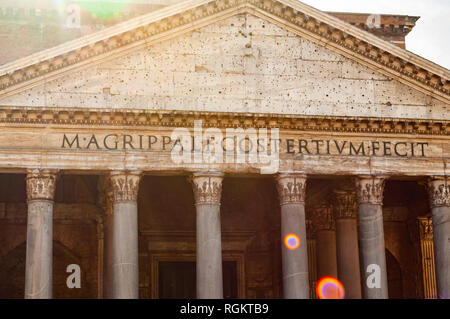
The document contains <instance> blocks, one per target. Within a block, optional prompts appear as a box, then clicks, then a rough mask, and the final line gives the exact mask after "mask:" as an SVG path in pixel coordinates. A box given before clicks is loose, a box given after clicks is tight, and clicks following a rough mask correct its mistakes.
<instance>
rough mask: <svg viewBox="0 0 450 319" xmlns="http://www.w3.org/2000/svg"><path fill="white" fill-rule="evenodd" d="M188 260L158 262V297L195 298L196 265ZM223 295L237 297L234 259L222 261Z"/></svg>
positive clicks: (228, 297)
mask: <svg viewBox="0 0 450 319" xmlns="http://www.w3.org/2000/svg"><path fill="white" fill-rule="evenodd" d="M195 266H196V265H195V262H190V261H187V262H186V261H164V262H159V265H158V272H159V282H158V295H159V298H160V299H173V298H177V299H195V298H196V294H197V293H196V267H195ZM222 267H223V296H224V298H225V299H237V298H238V292H237V286H238V285H237V266H236V262H235V261H224V262H223V264H222Z"/></svg>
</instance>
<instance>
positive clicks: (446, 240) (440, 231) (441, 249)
mask: <svg viewBox="0 0 450 319" xmlns="http://www.w3.org/2000/svg"><path fill="white" fill-rule="evenodd" d="M428 190H429V192H428V193H429V196H430V203H431V212H432V216H433V217H432V218H433V241H434V255H435V266H436V284H437V292H438V298H440V299H450V184H449V180H448V178H444V177H442V178H436V179H433V180H431V181H430V182H429V188H428Z"/></svg>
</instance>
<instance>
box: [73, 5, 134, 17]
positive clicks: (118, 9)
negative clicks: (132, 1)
mask: <svg viewBox="0 0 450 319" xmlns="http://www.w3.org/2000/svg"><path fill="white" fill-rule="evenodd" d="M74 3H76V4H78V5H79V6H80V8H81V9H82V10H84V11H86V12H88V13H90V14H91V15H92V16H94V17H96V18H97V19H105V20H106V19H111V18H114V17H116V16H118V15H120V14H121V13H122V12H123V11H124V10H125V8H126V7H127V6H128V3H127V2H104V1H85V0H84V1H83V0H78V1H74Z"/></svg>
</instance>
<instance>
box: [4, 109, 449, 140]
mask: <svg viewBox="0 0 450 319" xmlns="http://www.w3.org/2000/svg"><path fill="white" fill-rule="evenodd" d="M194 120H202V121H203V124H202V125H203V126H204V127H217V128H234V127H241V128H248V127H254V128H258V127H260V128H263V127H266V128H279V129H293V130H302V131H319V132H320V131H324V132H346V133H389V134H420V135H441V136H450V121H444V120H423V119H393V118H364V117H336V116H304V115H282V114H255V113H231V112H230V113H226V112H203V111H156V110H155V111H153V110H121V109H86V110H85V109H74V108H67V109H62V108H24V107H3V108H0V125H2V124H3V125H12V126H14V125H32V126H39V125H45V126H46V127H47V126H48V125H62V126H65V127H67V126H70V125H73V126H89V127H92V126H113V127H140V128H145V127H194Z"/></svg>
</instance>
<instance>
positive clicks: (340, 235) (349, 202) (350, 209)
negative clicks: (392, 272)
mask: <svg viewBox="0 0 450 319" xmlns="http://www.w3.org/2000/svg"><path fill="white" fill-rule="evenodd" d="M334 198H335V200H334V205H333V209H334V218H335V223H336V252H337V270H338V279H339V280H340V281H341V283H342V284H343V286H344V288H345V298H346V299H361V270H360V266H359V249H358V223H357V220H356V218H357V215H358V204H357V202H356V194H355V192H354V191H346V190H336V191H335V192H334Z"/></svg>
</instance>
